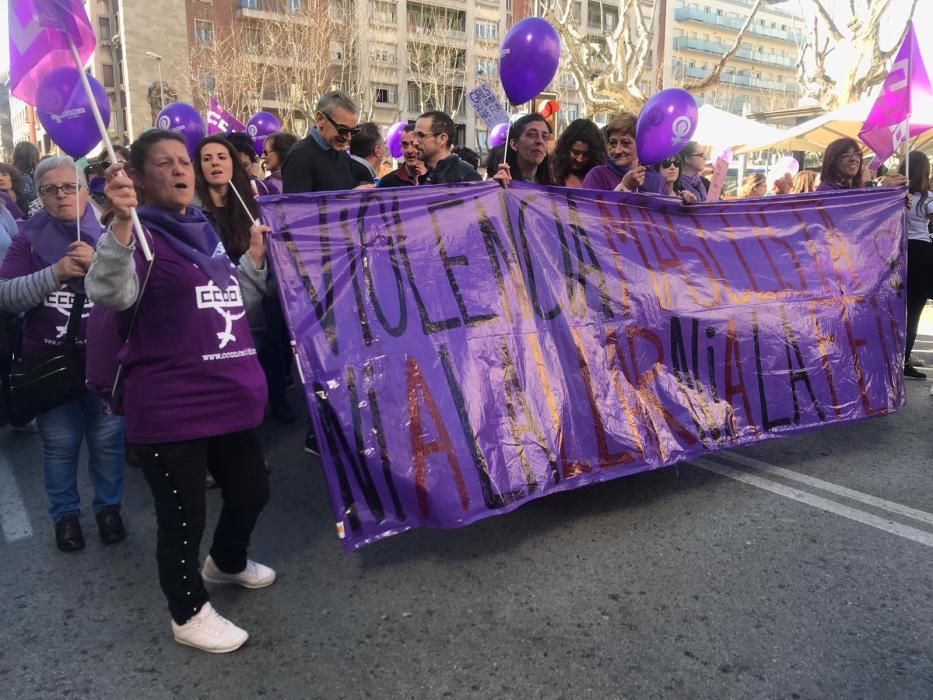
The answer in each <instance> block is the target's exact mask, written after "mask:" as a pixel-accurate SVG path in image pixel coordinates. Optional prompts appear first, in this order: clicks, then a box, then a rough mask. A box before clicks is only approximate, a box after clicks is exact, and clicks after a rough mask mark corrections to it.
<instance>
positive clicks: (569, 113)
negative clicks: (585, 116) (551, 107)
mask: <svg viewBox="0 0 933 700" xmlns="http://www.w3.org/2000/svg"><path fill="white" fill-rule="evenodd" d="M561 108H562V109H563V110H564V114H565V115H566V119H567V121H568V122H572V121H573V120H574V119H579V118H580V105H575V104H573V103H572V102H570V103H567V102H565V103H564V104H563V105H562V106H561Z"/></svg>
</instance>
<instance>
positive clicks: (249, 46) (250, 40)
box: [243, 27, 262, 56]
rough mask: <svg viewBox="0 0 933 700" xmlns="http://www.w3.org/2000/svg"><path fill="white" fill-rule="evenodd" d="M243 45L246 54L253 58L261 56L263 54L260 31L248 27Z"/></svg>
mask: <svg viewBox="0 0 933 700" xmlns="http://www.w3.org/2000/svg"><path fill="white" fill-rule="evenodd" d="M243 43H244V48H245V49H246V53H248V54H251V55H253V56H259V55H260V54H261V53H262V40H261V39H260V38H259V30H258V29H257V28H256V27H247V29H246V32H245V35H244V41H243Z"/></svg>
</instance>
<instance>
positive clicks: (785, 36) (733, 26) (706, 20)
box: [674, 7, 805, 46]
mask: <svg viewBox="0 0 933 700" xmlns="http://www.w3.org/2000/svg"><path fill="white" fill-rule="evenodd" d="M674 20H676V21H678V22H697V23H699V24H705V25H711V26H714V27H722V28H724V29H730V30H732V31H735V32H738V31H739V30H740V29H741V28H742V25H743V24H745V20H744V19H740V18H737V17H725V16H722V15H714V14H713V13H712V12H704V11H703V10H697V9H694V8H692V7H679V8H677V9H676V10H674ZM748 33H749V34H754V35H756V36H764V37H768V38H769V39H776V40H777V41H786V42H788V43H791V44H794V45H795V46H798V45H800V44H801V43H803V41H804V39H805V37H804V35H803V34H802V33H800V32H795V31H793V30H783V29H772V28H771V27H762V26H761V25H760V24H755V23H754V22H752V24H751V25H749V27H748Z"/></svg>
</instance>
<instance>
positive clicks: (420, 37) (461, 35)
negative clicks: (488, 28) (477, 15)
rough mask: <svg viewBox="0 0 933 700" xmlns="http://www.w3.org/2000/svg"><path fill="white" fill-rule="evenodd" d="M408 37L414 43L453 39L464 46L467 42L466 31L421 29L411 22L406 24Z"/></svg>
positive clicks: (436, 28) (433, 28) (435, 28)
mask: <svg viewBox="0 0 933 700" xmlns="http://www.w3.org/2000/svg"><path fill="white" fill-rule="evenodd" d="M408 36H409V38H410V39H413V40H415V41H434V42H442V41H444V40H445V39H453V40H454V41H457V42H460V43H464V44H465V43H466V40H467V33H466V31H464V30H461V29H447V28H446V27H441V28H438V27H423V26H421V25H418V24H415V23H411V22H409V24H408Z"/></svg>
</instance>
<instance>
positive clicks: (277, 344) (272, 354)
mask: <svg viewBox="0 0 933 700" xmlns="http://www.w3.org/2000/svg"><path fill="white" fill-rule="evenodd" d="M262 308H263V312H264V314H265V317H266V330H265V331H264V332H263V334H262V336H261V337H260V338H259V342H258V343H257V345H256V347H257V351H258V355H259V364H260V365H261V366H262V371H263V372H264V373H265V375H266V384H267V385H268V387H269V403H270V404H271V405H273V406H276V405H281V404H283V403H287V400H286V398H285V378H286V377H287V376H288V373H289V364H290V359H288V358H289V357H290V355H291V347H290V346H289V344H288V343H287V341H286V342H284V343H283V339H286V338H288V333H287V331H286V329H285V316H284V315H283V314H282V305H281V303H280V302H279V298H278V297H273V298H270V299H265V300H264V301H263V303H262Z"/></svg>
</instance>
